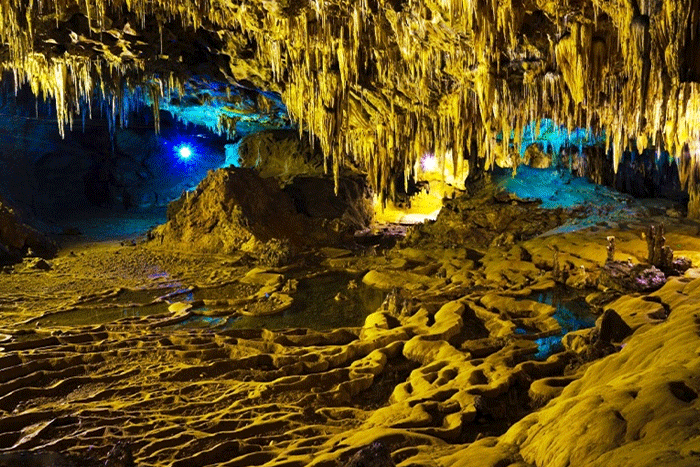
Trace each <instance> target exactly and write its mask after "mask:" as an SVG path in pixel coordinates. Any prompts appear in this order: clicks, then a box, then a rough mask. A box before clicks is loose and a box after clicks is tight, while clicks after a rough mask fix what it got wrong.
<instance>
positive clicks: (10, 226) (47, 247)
mask: <svg viewBox="0 0 700 467" xmlns="http://www.w3.org/2000/svg"><path fill="white" fill-rule="evenodd" d="M57 251H58V247H57V246H56V244H55V243H54V242H53V241H52V240H51V239H50V238H48V237H47V236H46V235H44V234H42V233H40V232H39V231H38V230H36V229H34V228H33V227H30V226H28V225H27V224H25V223H24V222H22V220H21V218H20V216H19V215H18V214H17V212H16V211H15V209H13V208H12V207H11V206H10V204H9V203H8V202H7V201H5V200H3V199H2V198H0V265H3V264H12V263H17V262H20V261H22V258H23V257H25V256H37V257H42V258H52V257H53V256H54V255H55V254H56V252H57Z"/></svg>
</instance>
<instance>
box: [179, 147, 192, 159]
mask: <svg viewBox="0 0 700 467" xmlns="http://www.w3.org/2000/svg"><path fill="white" fill-rule="evenodd" d="M177 154H178V155H179V156H180V159H189V158H190V157H191V156H192V149H190V147H189V146H180V148H179V149H178V151H177Z"/></svg>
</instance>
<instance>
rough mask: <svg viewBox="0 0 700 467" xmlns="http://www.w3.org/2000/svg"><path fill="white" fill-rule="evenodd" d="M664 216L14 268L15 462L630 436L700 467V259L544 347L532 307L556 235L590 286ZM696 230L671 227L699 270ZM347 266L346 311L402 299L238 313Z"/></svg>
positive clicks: (432, 459)
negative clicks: (332, 313) (294, 312)
mask: <svg viewBox="0 0 700 467" xmlns="http://www.w3.org/2000/svg"><path fill="white" fill-rule="evenodd" d="M513 201H515V202H516V206H518V205H520V204H522V205H523V206H525V205H527V206H529V208H528V209H534V210H537V209H538V208H537V207H536V205H534V204H533V203H530V202H528V203H521V202H520V201H518V200H513V199H510V201H509V202H506V203H504V205H505V206H513V204H512V202H513ZM475 211H476V210H475ZM488 212H489V211H488V210H487V211H486V212H485V213H483V214H484V215H486V214H487V213H488ZM522 212H523V216H524V215H525V213H526V211H525V210H523V211H522ZM474 216H476V212H475V213H474ZM648 221H649V219H648V218H646V217H645V216H644V212H643V211H641V212H640V214H639V218H638V219H632V218H630V219H629V225H630V226H628V227H622V228H621V227H616V228H612V227H608V228H600V227H598V228H596V229H585V230H581V231H576V232H569V233H560V234H555V235H548V236H537V235H536V236H534V237H532V238H529V239H528V240H525V241H519V242H518V243H517V244H515V245H514V246H508V245H504V246H500V247H497V246H492V247H491V248H490V249H488V250H484V251H481V252H479V251H477V250H476V249H474V248H470V247H469V246H467V245H466V244H464V245H455V244H454V242H453V243H451V244H449V245H445V244H441V243H440V242H439V241H433V242H430V241H427V240H428V239H429V238H430V237H428V236H426V237H425V239H426V241H425V242H423V243H421V244H420V245H418V246H417V245H416V244H399V245H397V246H395V247H393V248H391V249H375V248H369V247H365V248H359V247H358V246H357V245H346V246H347V247H346V248H338V247H335V248H319V249H316V250H314V251H313V252H312V253H309V254H304V255H301V256H297V257H295V258H293V259H292V260H291V261H289V262H288V263H287V264H286V265H282V266H279V265H278V266H261V265H259V264H258V263H257V262H255V261H253V260H251V259H250V258H249V257H248V255H247V254H244V253H242V252H240V251H237V252H234V253H229V254H208V255H201V254H196V253H194V252H192V251H187V250H175V249H174V248H172V245H163V246H161V245H159V244H158V243H157V242H152V241H151V242H145V243H144V242H136V244H135V245H131V244H130V243H129V244H126V243H125V244H124V245H119V244H117V243H102V244H96V245H85V246H84V247H81V248H74V249H73V250H72V251H63V252H61V254H59V256H58V257H57V258H55V259H54V260H52V261H51V263H52V268H51V269H50V270H36V269H31V268H14V269H13V271H12V272H10V274H9V275H3V279H8V280H2V281H0V311H2V313H0V364H1V365H0V418H1V419H2V424H1V425H0V426H2V429H1V430H0V456H5V457H0V459H7V458H10V457H11V456H19V455H20V453H21V452H27V451H31V452H32V453H33V454H32V455H33V456H38V458H42V459H48V460H49V461H51V462H54V463H55V464H56V465H60V464H58V462H59V461H60V462H64V461H66V460H70V461H71V462H75V461H74V460H75V459H83V460H86V459H95V460H97V461H99V462H100V464H98V465H104V462H105V461H106V460H107V459H109V458H110V452H111V451H112V450H113V448H114V446H115V445H118V444H120V443H121V445H122V446H129V450H130V452H131V455H132V458H133V461H134V464H135V465H139V466H144V467H148V466H154V467H155V466H160V465H173V466H178V467H185V466H197V465H198V466H202V467H204V466H214V465H223V466H244V465H245V466H253V465H269V466H272V465H280V464H283V465H286V466H293V467H296V466H298V467H302V466H304V467H306V466H310V465H311V466H313V465H381V466H385V465H392V463H393V464H395V465H398V466H401V465H403V466H408V465H450V466H460V465H464V466H467V465H469V466H493V465H509V464H515V465H548V466H549V465H554V466H560V465H561V466H564V465H571V466H583V465H586V466H587V465H601V464H599V463H597V462H599V460H598V459H605V461H606V463H607V464H608V465H624V464H621V463H620V462H618V461H619V460H620V458H619V457H617V456H622V455H623V454H620V453H622V452H623V451H624V452H629V450H630V449H631V450H632V452H634V453H635V456H636V457H635V459H636V460H635V462H636V463H637V464H639V465H650V466H651V465H659V464H658V460H657V459H655V457H654V456H655V455H654V453H658V452H660V451H659V450H660V449H662V445H663V452H666V453H669V454H668V455H669V459H671V461H669V462H668V463H667V464H662V465H692V463H691V461H694V460H695V459H694V456H693V455H692V454H690V451H689V449H690V446H691V445H692V441H683V440H691V439H692V438H690V437H688V436H685V435H683V436H680V435H679V434H678V433H680V432H682V433H690V431H692V429H693V428H692V427H693V426H694V425H693V423H694V421H693V420H695V418H693V417H695V414H696V407H695V406H696V404H697V400H698V398H697V396H696V395H697V393H698V391H700V387H698V386H697V384H696V381H695V373H696V372H695V370H694V366H693V365H694V364H695V363H694V362H695V360H696V358H695V355H694V349H695V348H696V347H697V346H698V345H700V338H699V337H698V334H697V329H696V328H697V326H696V324H697V323H696V321H697V320H696V318H695V316H694V315H695V314H696V311H695V310H696V309H697V307H696V303H695V301H696V300H697V299H700V298H699V297H700V287H699V286H698V285H697V284H696V282H697V281H698V280H700V279H697V278H695V277H696V276H694V275H697V274H700V273H697V270H695V269H690V270H688V271H687V272H686V274H685V275H684V276H682V277H671V278H670V279H668V280H667V281H666V283H665V285H664V286H663V287H661V288H660V289H658V290H657V291H655V292H652V293H634V294H631V293H629V292H624V293H623V292H618V293H616V294H609V293H607V294H606V293H603V292H599V293H598V292H597V294H598V295H596V296H595V297H591V299H590V302H591V303H595V304H596V306H599V307H600V308H601V310H600V311H601V313H602V312H603V311H604V310H607V309H610V310H614V313H615V314H613V312H612V311H611V312H606V313H605V315H604V316H603V318H601V319H600V323H599V324H598V326H597V328H591V329H586V330H580V331H577V332H576V333H570V334H569V335H567V336H566V337H565V342H564V350H563V351H556V352H554V353H552V354H551V355H549V356H547V357H546V358H544V359H540V360H538V359H536V358H534V356H535V354H536V353H537V352H538V351H539V350H540V349H539V348H538V347H539V346H540V343H539V340H540V339H546V338H549V337H551V336H553V335H555V334H557V333H558V332H560V328H561V325H560V324H559V323H558V322H557V320H556V319H554V318H555V316H556V313H557V312H558V311H557V306H554V305H548V304H545V303H540V302H539V301H537V300H536V299H535V298H533V297H536V294H537V293H542V292H544V291H547V290H551V289H552V288H553V287H555V281H554V278H553V255H552V252H553V247H555V246H556V247H557V248H558V251H559V261H560V262H561V264H565V265H568V266H567V267H568V269H569V270H571V271H572V275H571V278H570V279H571V280H574V279H576V278H577V275H578V274H580V272H579V271H581V266H584V269H585V270H586V271H587V274H590V275H591V276H593V277H597V276H598V275H599V274H600V271H601V270H602V269H603V267H604V265H605V263H606V262H607V259H608V251H607V249H606V247H607V246H608V240H607V238H608V237H609V236H615V238H616V247H615V251H614V256H615V260H617V261H621V260H622V258H629V259H630V260H631V261H632V262H634V263H639V262H642V261H644V260H645V255H646V241H645V239H643V238H642V236H641V235H640V233H641V232H643V231H644V229H645V228H646V225H648ZM436 225H439V224H437V223H436ZM547 226H548V225H547ZM433 228H434V227H433ZM694 229H695V227H694V226H690V225H686V224H683V223H669V224H668V226H667V231H666V237H667V241H668V242H669V243H670V244H673V245H674V246H676V248H677V249H678V251H680V252H682V254H683V255H685V256H687V257H689V258H692V259H693V262H694V261H695V258H696V257H697V256H698V254H697V253H693V252H697V251H700V241H698V240H697V238H696V236H695V230H694ZM351 247H352V248H351ZM694 255H695V256H694ZM349 271H353V275H352V279H350V280H348V279H345V281H346V282H345V283H344V284H345V285H344V287H343V288H342V289H340V291H339V293H336V292H335V291H334V292H333V294H331V295H329V298H328V300H329V302H333V303H340V304H348V305H349V304H350V303H351V301H352V300H353V299H352V298H351V297H352V296H353V293H354V291H356V290H357V289H362V288H363V287H370V288H372V289H375V288H377V289H383V290H384V291H385V292H384V294H385V297H386V298H385V299H384V301H383V303H381V305H379V306H375V307H374V308H373V309H371V310H368V312H367V313H368V314H367V315H366V317H365V318H364V320H363V321H362V322H361V324H360V325H358V326H354V327H344V328H342V327H336V326H333V327H331V328H326V329H316V330H314V329H310V328H308V327H305V328H299V327H292V326H287V327H284V328H275V329H272V326H267V327H262V328H253V327H251V326H240V325H238V324H237V323H240V322H241V321H239V320H240V319H241V317H242V316H245V317H246V318H247V317H248V315H247V314H252V315H257V316H258V317H260V318H261V319H262V317H261V316H260V315H265V314H267V313H282V314H284V313H285V311H284V310H285V308H284V306H285V303H287V302H285V300H287V299H291V300H292V302H294V301H296V300H301V298H302V296H301V294H302V293H307V292H305V291H304V289H303V288H302V284H303V283H304V281H305V280H307V279H308V278H312V277H315V276H317V275H319V274H320V275H331V276H333V275H340V274H347V273H348V272H349ZM566 290H569V293H572V294H574V293H578V292H574V290H572V289H566ZM593 290H594V289H586V290H584V291H583V292H582V293H584V294H589V293H591V292H593ZM344 306H345V305H343V306H342V307H339V308H338V309H339V310H340V309H342V308H343V307H344ZM76 310H79V311H80V310H82V314H80V313H76ZM113 312H116V314H110V313H113ZM246 313H247V314H246ZM312 319H313V318H312ZM317 319H320V315H319V316H318V317H317ZM81 320H82V321H81ZM630 333H631V335H630ZM603 341H604V342H603ZM601 342H603V343H604V344H605V345H602V344H601ZM620 344H622V345H620ZM659 423H660V424H659ZM669 426H674V427H681V428H677V429H676V428H674V430H669V429H667V428H664V427H669ZM624 427H627V428H625V429H626V430H631V431H630V433H633V434H635V436H632V437H630V438H627V437H625V436H624V435H623V433H624V430H623V428H624ZM686 427H687V430H688V431H686ZM678 430H680V432H679V431H678ZM572 437H573V438H575V440H576V442H574V439H573V438H572ZM569 438H572V439H569ZM601 440H605V442H604V443H603V442H601ZM657 440H659V441H657ZM377 443H381V445H383V448H373V446H378V444H377ZM577 443H578V444H577ZM659 443H661V444H659ZM576 446H580V447H581V450H580V451H577V450H576V449H577V448H576ZM554 453H559V454H557V456H558V457H556V456H555V454H554ZM51 456H54V457H51ZM111 456H112V458H115V459H116V458H120V459H122V461H124V462H128V461H129V457H128V455H126V454H124V455H121V457H119V456H116V454H112V455H111ZM644 459H653V462H654V464H651V463H650V462H652V461H651V460H650V461H649V462H646V463H645V461H644ZM86 462H87V461H86ZM353 462H354V463H355V464H353ZM358 462H362V463H363V464H358ZM366 462H375V463H374V464H372V463H369V464H366ZM377 462H379V463H378V464H377ZM600 462H602V461H600ZM40 465H41V464H40ZM68 465H70V464H68ZM80 465H83V464H80ZM85 465H90V464H85ZM115 465H119V464H115ZM125 465H128V463H127V464H125Z"/></svg>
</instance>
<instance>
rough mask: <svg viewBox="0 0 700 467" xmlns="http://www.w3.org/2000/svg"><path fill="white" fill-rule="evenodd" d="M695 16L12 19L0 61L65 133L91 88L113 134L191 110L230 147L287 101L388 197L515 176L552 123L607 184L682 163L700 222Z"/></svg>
mask: <svg viewBox="0 0 700 467" xmlns="http://www.w3.org/2000/svg"><path fill="white" fill-rule="evenodd" d="M699 9H700V5H699V4H698V2H697V0H682V1H680V2H670V1H663V2H660V1H657V2H653V1H652V2H649V1H644V2H636V1H614V2H609V1H602V0H586V1H584V2H564V3H562V2H535V3H531V2H522V1H516V2H513V1H507V2H499V3H493V2H485V1H482V0H473V1H472V0H470V1H465V0H447V1H442V2H434V1H415V0H405V1H398V2H397V1H386V0H371V1H361V2H355V3H343V2H338V1H335V0H327V1H323V2H309V1H306V0H271V1H263V2H244V1H238V0H217V1H212V0H194V1H192V0H155V1H152V2H131V1H125V0H116V1H115V0H109V1H107V0H88V1H78V0H55V1H52V2H29V3H26V2H9V3H8V4H7V5H5V6H4V7H3V9H2V11H1V12H0V38H1V39H2V43H3V44H5V45H4V46H3V52H4V53H3V54H2V56H1V57H2V58H1V60H2V65H3V68H4V69H8V70H11V71H12V72H13V75H14V80H15V82H16V86H21V85H23V84H25V83H26V84H27V85H28V86H30V87H31V89H32V91H33V92H34V93H35V94H41V95H44V96H47V97H51V98H54V99H55V102H56V112H57V115H58V120H59V125H60V126H61V128H64V127H68V126H70V125H72V123H73V121H74V120H75V119H76V118H77V117H78V116H79V115H80V114H82V113H84V112H89V107H90V106H89V104H90V102H91V101H92V99H93V94H94V90H95V89H96V88H98V89H99V90H100V93H99V94H100V96H101V98H103V99H106V100H107V101H108V102H109V105H108V106H107V108H109V109H110V112H112V113H113V114H115V115H116V116H117V118H116V119H117V120H119V118H118V116H119V115H121V116H124V114H125V112H126V109H128V108H129V106H130V104H129V103H130V102H132V101H133V100H134V99H137V100H141V101H143V100H146V101H147V102H149V103H150V104H151V105H152V107H153V110H154V115H155V117H156V121H157V120H158V116H159V114H158V110H159V108H160V107H161V105H163V106H164V107H165V106H175V107H177V105H178V103H183V102H186V103H187V105H188V106H189V105H192V102H195V103H196V101H198V102H199V103H202V104H206V105H209V106H212V105H213V106H214V107H216V108H218V109H220V112H219V113H218V115H219V119H218V122H216V123H214V122H212V127H217V128H219V130H220V131H223V132H230V131H231V130H232V128H235V126H236V122H237V121H238V119H239V118H240V114H239V113H236V112H234V111H230V110H227V107H226V106H227V103H228V102H230V101H231V100H236V99H237V100H240V99H241V96H248V95H250V94H251V93H252V94H253V95H255V94H256V93H258V91H261V93H259V94H258V95H259V98H255V99H253V100H255V101H256V102H257V106H258V108H259V109H261V110H263V111H264V110H265V109H270V108H271V107H274V105H273V104H271V103H270V102H271V100H270V98H269V96H270V94H269V91H273V92H279V93H281V96H282V100H283V101H284V103H285V104H286V106H287V109H288V111H289V114H290V116H291V117H292V118H293V119H294V121H295V122H296V123H297V124H298V125H299V126H300V127H301V128H303V129H307V130H308V131H310V132H311V134H312V135H313V137H314V138H315V139H316V140H317V141H318V144H319V145H320V147H321V149H322V151H323V153H324V155H325V157H327V158H329V160H330V161H331V162H332V165H333V168H334V171H335V172H336V173H337V172H338V171H339V167H341V166H342V165H343V162H344V161H345V160H347V159H350V160H353V161H355V162H356V163H357V164H358V165H359V166H360V167H362V169H363V170H365V171H367V173H368V174H369V176H370V184H371V186H372V187H373V188H374V189H375V191H376V192H378V193H381V194H391V192H392V191H393V190H394V188H393V186H394V185H393V183H392V180H393V179H394V177H395V175H402V176H403V177H404V178H409V177H410V176H411V172H412V167H413V166H414V165H415V163H416V162H417V161H419V160H420V158H421V157H422V156H423V155H424V154H425V153H426V152H431V153H434V154H435V155H437V157H438V158H439V159H440V160H443V161H444V160H445V159H451V160H452V161H453V167H454V170H455V171H460V170H462V169H463V167H464V166H465V165H468V166H469V167H470V168H471V169H474V168H475V167H477V166H478V165H479V164H477V163H476V160H477V159H479V158H485V164H483V165H484V166H485V167H486V168H489V167H492V166H493V165H494V164H497V163H498V164H501V165H503V166H510V165H512V161H515V164H517V163H518V161H519V157H518V156H517V154H518V152H519V150H520V148H521V144H520V143H521V141H522V139H523V137H522V135H523V133H524V129H525V128H526V126H527V125H529V124H530V123H531V122H537V121H540V120H541V119H545V118H549V119H552V120H553V121H554V122H556V125H563V126H564V127H565V128H566V129H567V130H568V132H574V130H575V129H576V128H577V127H579V128H583V129H585V130H586V132H587V133H586V134H587V135H588V141H589V142H590V141H597V140H600V141H603V140H604V141H605V143H604V150H603V152H602V154H603V156H602V157H603V158H605V157H606V154H607V153H608V149H609V150H610V151H611V160H610V165H609V166H608V167H607V168H606V169H605V170H606V171H607V172H610V171H612V170H617V168H618V166H619V163H620V161H621V160H622V159H623V155H624V154H625V151H629V153H630V154H635V153H640V154H641V153H643V152H644V150H646V149H648V148H651V149H653V150H654V151H655V153H656V154H658V155H659V156H660V157H664V158H668V157H671V158H675V160H676V161H677V162H678V170H679V177H680V184H681V185H682V187H684V189H685V190H686V191H687V192H688V193H689V194H690V208H689V210H690V212H691V213H693V214H694V215H696V214H698V213H700V207H698V206H700V204H699V203H700V198H699V197H698V190H697V170H696V159H697V157H698V148H699V147H700V146H699V145H698V140H699V138H700V134H699V133H698V131H699V130H698V129H697V125H696V124H695V122H696V120H697V114H698V112H700V110H698V109H700V97H699V96H700V88H698V80H700V70H699V69H698V65H697V60H695V55H694V53H695V51H696V50H697V49H698V47H699V46H700V43H699V42H698V37H700V35H699V34H697V30H698V21H700V19H698V18H699V15H698V14H697V13H698V10H699ZM211 83H221V85H222V86H223V87H227V86H228V87H229V90H230V91H231V92H229V94H226V93H223V94H222V93H218V94H216V93H213V92H212V89H214V88H217V86H218V85H213V84H211ZM229 83H233V84H232V86H229ZM136 89H138V90H139V91H138V92H137V93H134V92H132V91H133V90H136ZM217 89H218V88H217ZM134 96H136V97H134ZM195 96H197V98H196V99H193V97H195ZM217 103H218V104H217ZM214 104H216V105H214ZM173 108H174V107H173ZM588 132H589V133H588ZM585 140H586V137H583V138H579V139H578V141H579V146H580V147H579V148H578V149H579V151H578V152H579V154H581V149H582V147H581V146H584V145H587V144H588V143H585ZM567 141H572V140H571V139H569V138H567ZM584 143H585V144H584ZM554 146H556V147H554V148H553V149H554V150H555V152H558V151H559V149H560V147H559V145H558V144H555V145H554ZM574 146H576V145H574ZM514 156H515V157H514ZM555 156H558V154H555ZM588 162H589V165H590V166H595V165H596V164H598V162H596V161H593V160H591V161H588Z"/></svg>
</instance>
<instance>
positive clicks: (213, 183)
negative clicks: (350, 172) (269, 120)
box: [150, 167, 372, 263]
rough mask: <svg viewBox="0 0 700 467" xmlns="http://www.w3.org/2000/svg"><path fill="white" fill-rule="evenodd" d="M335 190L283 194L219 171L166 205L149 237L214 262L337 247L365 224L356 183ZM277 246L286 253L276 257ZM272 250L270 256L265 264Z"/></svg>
mask: <svg viewBox="0 0 700 467" xmlns="http://www.w3.org/2000/svg"><path fill="white" fill-rule="evenodd" d="M338 187H339V192H338V194H337V195H336V193H335V191H334V187H333V180H332V179H328V178H325V179H324V178H321V177H315V178H310V177H297V178H295V179H294V180H293V181H292V183H291V184H289V185H287V186H286V187H285V188H284V190H283V189H281V188H280V186H279V180H278V179H276V178H262V177H260V176H259V175H258V173H257V171H256V170H254V169H243V168H235V167H229V168H225V169H219V170H217V171H212V172H210V173H209V175H208V176H207V178H205V179H204V180H203V181H202V182H201V183H200V184H199V186H197V188H196V189H195V190H194V191H192V192H185V193H183V195H182V197H181V198H180V199H178V200H176V201H174V202H172V203H171V204H170V206H169V207H168V222H167V223H165V224H164V225H162V226H159V227H157V228H156V229H154V230H153V231H152V232H151V233H150V237H151V238H152V239H153V240H154V241H155V242H156V243H158V244H160V245H164V246H168V247H174V248H179V249H184V250H195V251H199V252H202V253H214V254H229V253H234V252H237V251H247V252H250V253H255V254H256V256H263V257H266V258H268V259H269V260H270V261H272V259H271V258H272V257H279V258H282V257H287V256H289V255H293V254H292V253H289V252H287V253H284V252H283V251H282V250H284V249H285V248H287V249H288V248H292V249H296V250H298V249H300V248H303V247H309V246H311V245H315V246H321V245H333V244H338V243H339V242H342V241H347V240H348V239H351V238H352V236H353V234H354V232H355V231H357V230H360V229H363V228H366V227H367V225H368V223H369V221H370V220H371V218H372V204H371V198H370V196H369V192H368V190H367V188H366V185H365V184H364V180H363V179H362V178H361V177H356V178H347V177H343V178H342V179H341V180H340V181H339V185H338ZM272 240H275V241H273V242H272V243H270V242H271V241H272ZM278 240H284V241H286V242H287V244H288V245H289V246H288V247H284V248H282V249H280V247H281V246H282V244H281V243H279V241H278ZM273 250H274V251H277V252H278V253H277V254H272V256H270V255H271V252H272V251H273ZM279 258H278V259H279ZM265 262H269V261H267V260H266V261H265ZM272 262H273V263H276V262H277V259H275V260H274V261H272Z"/></svg>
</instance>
